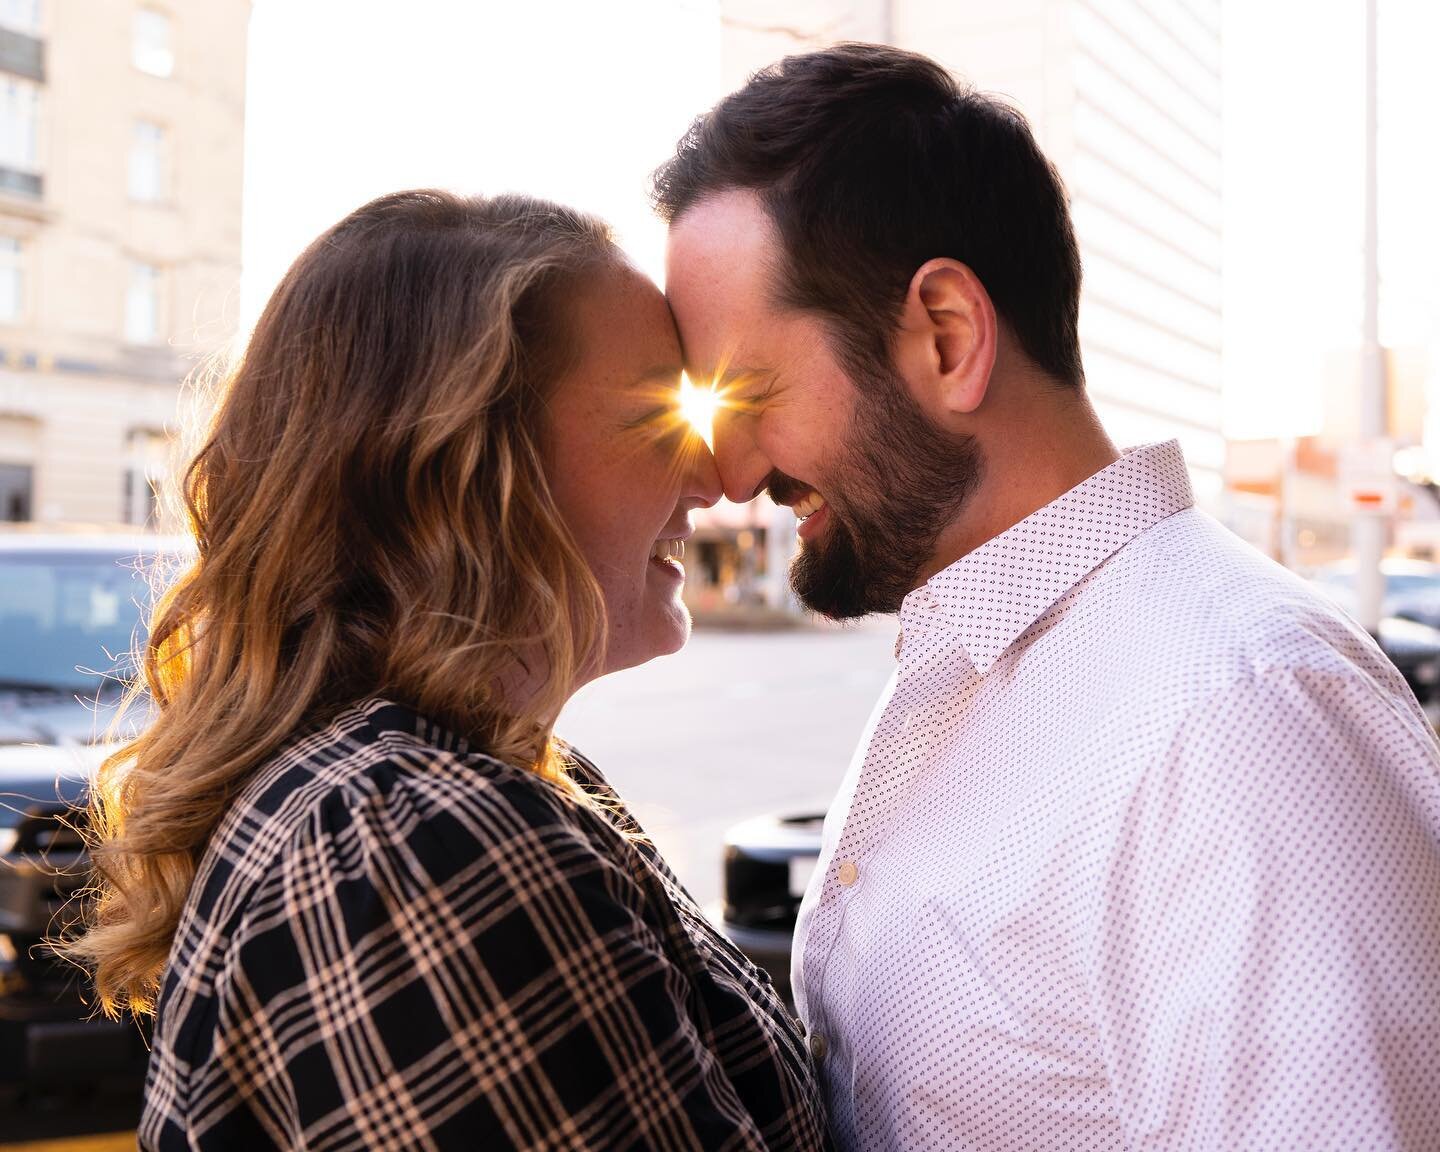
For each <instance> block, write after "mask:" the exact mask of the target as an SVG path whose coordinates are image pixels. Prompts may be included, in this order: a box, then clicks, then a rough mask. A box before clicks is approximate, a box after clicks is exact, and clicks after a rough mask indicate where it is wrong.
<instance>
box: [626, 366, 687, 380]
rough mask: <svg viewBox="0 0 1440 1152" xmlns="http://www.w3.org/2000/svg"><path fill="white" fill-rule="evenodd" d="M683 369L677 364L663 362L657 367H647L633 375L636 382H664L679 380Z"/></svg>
mask: <svg viewBox="0 0 1440 1152" xmlns="http://www.w3.org/2000/svg"><path fill="white" fill-rule="evenodd" d="M683 372H684V369H683V368H681V367H680V365H678V364H673V365H672V364H665V365H662V366H661V367H658V368H649V369H646V370H645V371H644V372H642V373H640V375H639V376H637V377H635V380H636V382H637V383H640V384H648V383H651V382H652V381H663V382H666V383H675V384H678V383H679V382H680V377H681V375H682V374H683Z"/></svg>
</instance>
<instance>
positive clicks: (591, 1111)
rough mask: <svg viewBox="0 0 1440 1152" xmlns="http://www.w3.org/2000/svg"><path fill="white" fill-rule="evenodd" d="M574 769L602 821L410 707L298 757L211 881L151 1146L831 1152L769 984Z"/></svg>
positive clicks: (149, 1112)
mask: <svg viewBox="0 0 1440 1152" xmlns="http://www.w3.org/2000/svg"><path fill="white" fill-rule="evenodd" d="M574 771H575V774H576V776H577V778H578V779H579V780H580V781H581V782H582V783H583V784H584V785H585V787H586V788H587V789H588V790H589V791H591V792H592V793H593V794H596V795H597V796H599V797H601V798H602V800H603V802H604V804H603V808H602V809H594V808H587V807H585V806H583V805H580V804H577V803H576V802H574V800H572V799H570V798H567V797H566V796H565V795H564V794H563V793H562V791H561V790H560V789H559V788H557V787H555V786H553V785H551V784H549V783H547V782H546V781H544V780H542V779H540V778H539V777H537V776H536V775H535V774H534V773H531V772H528V771H525V770H522V769H518V768H514V767H511V766H509V765H506V764H503V763H500V762H497V761H495V760H493V759H491V758H489V757H487V756H484V755H482V754H480V753H477V752H475V751H473V750H471V749H470V748H469V747H467V745H466V743H465V742H464V741H463V740H460V739H457V738H455V737H453V736H451V735H449V734H447V733H445V732H443V731H441V730H439V729H438V728H436V727H435V726H433V725H431V724H429V723H428V722H426V721H425V720H424V719H422V718H420V717H418V716H417V715H416V714H415V713H414V712H413V711H411V710H409V709H407V708H404V707H401V706H399V705H396V704H392V703H388V702H384V701H371V702H367V703H366V704H364V705H362V706H360V707H357V708H355V709H352V710H350V711H348V712H346V713H345V714H344V715H342V716H340V717H339V718H338V719H336V720H335V721H334V722H333V723H332V724H330V725H329V726H328V727H325V728H324V729H323V730H320V731H316V732H313V733H310V734H307V735H304V736H302V737H299V738H297V739H296V740H295V741H293V742H292V743H291V744H290V745H289V746H288V747H287V748H286V749H285V750H284V751H283V752H282V753H281V754H279V755H277V756H276V757H275V758H274V759H273V760H272V761H271V762H270V763H269V764H267V765H266V766H265V767H264V768H263V769H262V770H261V771H260V772H259V773H258V774H257V775H256V777H255V778H254V779H253V781H252V782H251V783H250V785H249V786H247V788H246V789H245V791H244V792H243V793H242V794H241V795H240V796H239V797H238V799H237V800H236V802H235V803H234V804H233V805H232V807H231V809H230V811H229V813H228V814H227V816H226V817H225V819H224V820H223V822H222V823H221V825H220V827H219V828H218V830H217V831H216V833H215V835H214V837H213V838H212V841H211V844H210V848H209V850H208V851H207V853H206V855H205V859H204V861H203V862H202V864H201V867H200V869H199V872H198V874H197V875H196V877H195V882H194V887H193V889H192V891H191V895H190V899H189V902H188V905H187V907H186V910H185V914H184V916H183V918H182V921H181V924H180V928H179V932H178V934H177V937H176V943H175V947H174V949H173V951H172V953H171V958H170V964H169V967H168V969H167V972H166V978H165V982H164V987H163V990H162V993H161V997H160V1003H159V1009H158V1015H157V1021H156V1032H155V1048H154V1055H153V1057H152V1059H151V1063H150V1078H149V1084H148V1086H147V1089H146V1097H145V1112H144V1117H143V1120H142V1122H141V1126H140V1132H139V1136H140V1146H141V1148H144V1149H179V1148H207V1149H210V1148H227V1149H228V1148H234V1149H247V1150H248V1149H262V1148H267V1147H275V1146H278V1147H283V1148H310V1149H333V1150H337V1152H338V1150H350V1149H386V1150H390V1149H409V1148H417V1149H462V1148H463V1149H508V1148H517V1149H518V1148H524V1149H582V1148H583V1149H595V1148H603V1149H622V1148H634V1149H642V1148H643V1149H695V1148H704V1149H712V1148H713V1149H722V1148H723V1149H737V1150H738V1149H765V1148H769V1149H782V1148H793V1149H809V1148H828V1147H829V1146H830V1145H829V1140H828V1138H827V1136H826V1134H825V1127H824V1120H823V1114H822V1106H821V1104H820V1102H819V1096H818V1093H817V1091H816V1088H815V1086H814V1080H813V1072H812V1067H811V1065H810V1062H809V1056H808V1053H807V1050H806V1047H805V1044H804V1042H803V1040H802V1036H801V1032H800V1030H799V1028H798V1026H797V1025H796V1023H795V1022H794V1021H793V1020H792V1019H791V1018H790V1016H789V1014H788V1013H787V1012H786V1011H785V1009H784V1008H783V1006H782V1005H781V1004H780V1002H779V1000H778V999H777V998H776V996H775V994H774V991H773V990H772V989H771V987H770V986H769V983H768V980H767V979H766V978H765V977H764V976H763V975H762V974H761V973H759V972H758V971H757V970H756V969H755V968H754V967H753V966H752V965H751V964H750V963H749V962H748V961H746V960H745V959H744V957H743V956H741V955H740V954H739V953H738V952H737V951H736V950H735V949H734V947H733V946H732V945H731V944H730V943H729V942H728V941H726V940H725V939H724V938H723V937H722V936H720V935H719V934H718V933H717V932H716V931H715V930H714V929H713V928H712V927H711V926H710V925H709V924H708V923H707V922H706V920H705V918H704V917H703V915H702V914H701V913H700V911H699V909H698V908H697V907H696V906H695V904H694V903H693V901H692V900H691V899H690V897H689V895H688V894H687V893H686V892H685V891H684V889H683V888H682V887H681V886H680V884H679V882H678V881H677V880H676V879H675V877H674V875H673V874H672V873H671V872H670V870H669V869H668V868H667V867H666V866H665V864H664V862H663V861H662V860H661V859H660V858H659V856H658V855H657V854H656V852H655V850H654V849H653V847H651V846H650V845H649V844H648V843H647V842H645V841H644V840H643V839H640V838H638V837H635V836H627V835H625V834H623V833H622V829H624V830H625V831H635V830H636V829H635V826H634V825H633V823H632V822H631V820H630V817H629V815H628V813H626V812H625V810H624V809H623V807H621V806H620V804H619V801H618V800H617V799H615V797H614V794H613V793H612V792H611V791H610V790H609V787H608V785H606V784H605V782H604V781H603V779H601V778H600V776H599V774H598V773H597V772H596V771H595V769H594V768H593V766H591V765H590V764H589V763H588V762H587V761H585V760H583V758H581V757H579V756H575V757H574Z"/></svg>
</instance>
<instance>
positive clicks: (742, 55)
mask: <svg viewBox="0 0 1440 1152" xmlns="http://www.w3.org/2000/svg"><path fill="white" fill-rule="evenodd" d="M774 9H775V6H774V5H771V4H769V3H767V2H766V0H724V2H723V3H722V5H721V19H722V23H723V32H724V40H723V49H722V51H723V58H724V62H725V72H726V75H725V79H726V82H727V87H732V88H733V87H737V86H738V85H740V84H741V83H743V82H744V80H745V77H746V76H747V75H749V74H750V73H751V72H753V71H754V70H755V69H757V68H760V67H763V66H764V65H765V64H767V63H770V62H771V61H774V60H776V59H778V58H779V57H781V56H784V55H787V54H788V53H791V52H800V51H807V50H809V49H812V48H816V47H820V46H822V45H824V44H827V43H833V42H835V41H838V40H872V41H884V42H887V43H891V44H895V45H897V46H898V47H901V48H908V49H912V50H914V51H917V52H923V53H925V54H926V55H927V56H930V57H933V58H934V59H936V60H938V61H940V62H941V63H943V64H944V65H946V67H948V68H949V69H950V70H951V71H953V72H954V73H956V74H957V75H958V76H961V77H963V78H964V79H965V80H967V81H969V82H970V83H971V84H973V85H974V86H975V87H977V88H979V89H981V90H982V91H985V92H989V93H992V94H995V95H998V96H1000V97H1001V98H1003V99H1005V100H1007V101H1008V102H1009V103H1011V104H1013V105H1014V106H1015V107H1016V108H1018V109H1019V110H1020V111H1021V112H1022V113H1023V114H1024V115H1025V117H1026V119H1027V120H1029V122H1030V125H1031V128H1032V130H1033V131H1034V132H1035V135H1036V137H1037V139H1038V140H1039V142H1040V146H1041V147H1042V148H1043V149H1044V151H1045V153H1046V155H1047V156H1049V157H1050V159H1051V160H1052V161H1053V162H1054V163H1055V165H1056V167H1058V168H1059V170H1060V173H1061V175H1062V176H1063V177H1064V180H1065V184H1066V188H1067V190H1068V191H1069V193H1070V199H1071V211H1072V214H1073V218H1074V222H1075V230H1076V234H1077V236H1078V238H1079V242H1080V250H1081V255H1082V258H1083V261H1084V267H1085V284H1084V290H1083V294H1082V298H1081V308H1080V328H1081V345H1082V349H1083V354H1084V360H1085V367H1086V374H1087V377H1088V383H1089V391H1090V395H1091V397H1092V399H1093V400H1094V402H1095V404H1096V407H1097V408H1098V409H1099V411H1100V414H1101V416H1102V418H1103V419H1104V421H1105V425H1106V427H1107V428H1108V429H1109V431H1110V434H1111V436H1112V438H1113V439H1114V440H1115V441H1116V443H1117V444H1120V445H1122V446H1128V445H1133V444H1140V443H1145V442H1149V441H1153V440H1162V439H1169V438H1171V437H1175V438H1178V439H1179V440H1180V441H1181V442H1182V444H1183V445H1184V448H1185V454H1186V459H1187V460H1188V461H1189V464H1190V469H1191V473H1192V475H1193V478H1194V481H1195V487H1196V493H1197V496H1198V497H1199V499H1200V500H1201V502H1202V503H1204V504H1207V505H1208V506H1210V507H1212V508H1218V506H1219V504H1220V501H1221V493H1222V488H1223V475H1224V467H1225V443H1224V439H1223V436H1222V433H1221V397H1220V388H1221V378H1220V351H1221V344H1220V340H1221V311H1220V308H1221V295H1220V293H1221V282H1220V275H1221V268H1220V250H1221V160H1222V149H1221V73H1220V67H1221V60H1220V51H1221V35H1220V9H1221V0H1143V2H1142V0H1010V2H1008V3H1005V4H995V3H993V2H991V0H803V2H800V3H795V4H787V5H785V6H784V12H785V15H784V18H783V20H777V19H776V18H775V17H774V16H773V12H774Z"/></svg>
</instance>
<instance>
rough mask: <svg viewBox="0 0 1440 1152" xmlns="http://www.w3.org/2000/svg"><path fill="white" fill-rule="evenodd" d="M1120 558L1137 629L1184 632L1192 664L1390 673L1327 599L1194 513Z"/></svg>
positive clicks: (1161, 527) (1171, 521)
mask: <svg viewBox="0 0 1440 1152" xmlns="http://www.w3.org/2000/svg"><path fill="white" fill-rule="evenodd" d="M1126 553H1128V555H1127V554H1122V556H1123V565H1122V567H1123V568H1124V571H1123V572H1121V573H1118V574H1117V575H1118V576H1119V578H1120V580H1121V581H1123V582H1124V583H1125V584H1127V585H1129V587H1128V588H1127V589H1126V592H1127V595H1126V600H1127V610H1128V611H1131V612H1133V613H1134V619H1135V621H1136V624H1137V625H1141V626H1149V627H1152V628H1153V627H1163V628H1164V629H1165V630H1166V631H1167V632H1172V633H1173V632H1175V631H1176V630H1179V629H1183V630H1184V631H1185V632H1186V634H1187V636H1188V638H1189V639H1190V641H1191V646H1192V648H1193V656H1194V658H1196V659H1207V658H1208V659H1212V660H1213V659H1223V658H1225V657H1230V658H1233V659H1234V660H1236V661H1237V662H1239V666H1243V667H1252V666H1253V667H1271V666H1274V665H1277V664H1279V665H1293V666H1295V667H1307V666H1310V665H1311V664H1312V663H1313V662H1319V664H1320V665H1322V666H1330V665H1332V664H1333V662H1334V661H1335V660H1336V659H1337V658H1338V659H1340V660H1342V661H1347V662H1350V663H1355V664H1358V665H1359V666H1361V667H1363V668H1365V669H1367V670H1371V669H1372V668H1373V667H1378V666H1380V665H1385V666H1386V667H1388V662H1386V661H1385V659H1384V657H1383V655H1382V654H1381V653H1380V651H1379V649H1378V648H1377V647H1376V646H1375V644H1374V643H1373V642H1372V641H1371V639H1370V638H1369V637H1368V636H1367V635H1366V634H1365V633H1364V631H1363V630H1361V629H1360V627H1359V626H1358V625H1357V624H1356V623H1355V622H1354V621H1353V620H1352V619H1351V618H1350V617H1349V616H1347V615H1346V614H1345V613H1344V612H1343V611H1342V610H1341V609H1340V608H1339V607H1338V606H1337V605H1336V604H1335V603H1334V602H1333V601H1331V600H1330V599H1328V598H1327V597H1326V596H1324V595H1323V594H1322V593H1321V592H1319V591H1318V590H1317V589H1316V588H1314V587H1313V586H1312V585H1311V584H1309V583H1308V582H1307V581H1305V580H1303V579H1301V578H1300V577H1299V576H1297V575H1296V574H1295V573H1293V572H1291V571H1289V570H1288V569H1286V568H1284V567H1282V566H1281V565H1280V564H1277V563H1276V562H1275V561H1274V560H1271V559H1270V558H1269V557H1268V556H1265V555H1264V554H1263V553H1261V552H1259V551H1258V550H1257V549H1255V548H1253V547H1252V546H1251V545H1249V544H1248V543H1246V542H1245V541H1243V540H1241V539H1240V538H1239V537H1238V536H1236V535H1235V534H1234V533H1233V532H1231V531H1230V530H1229V529H1228V528H1226V527H1225V526H1224V525H1223V524H1221V523H1220V522H1219V521H1218V520H1216V519H1215V518H1214V517H1213V516H1210V515H1209V514H1208V513H1206V512H1203V511H1201V510H1200V509H1198V508H1188V509H1186V510H1185V511H1183V512H1180V513H1177V514H1176V515H1174V516H1171V517H1169V518H1168V519H1166V520H1165V521H1162V522H1161V523H1160V524H1157V525H1156V526H1155V527H1154V528H1153V529H1151V530H1150V531H1149V532H1147V533H1145V534H1143V535H1142V536H1140V537H1139V538H1137V540H1136V541H1135V542H1134V543H1133V545H1132V546H1131V548H1129V549H1127V550H1126Z"/></svg>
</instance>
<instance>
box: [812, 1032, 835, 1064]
mask: <svg viewBox="0 0 1440 1152" xmlns="http://www.w3.org/2000/svg"><path fill="white" fill-rule="evenodd" d="M829 1048H830V1046H829V1045H828V1044H826V1043H825V1037H824V1036H821V1035H820V1033H818V1032H817V1033H815V1034H814V1035H813V1036H811V1037H810V1055H811V1056H813V1057H815V1063H817V1064H818V1063H820V1061H822V1060H824V1059H825V1053H826V1052H827V1051H829Z"/></svg>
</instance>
